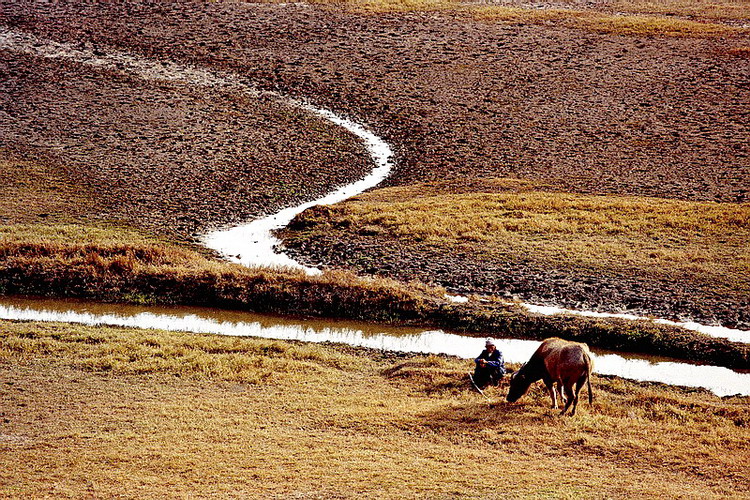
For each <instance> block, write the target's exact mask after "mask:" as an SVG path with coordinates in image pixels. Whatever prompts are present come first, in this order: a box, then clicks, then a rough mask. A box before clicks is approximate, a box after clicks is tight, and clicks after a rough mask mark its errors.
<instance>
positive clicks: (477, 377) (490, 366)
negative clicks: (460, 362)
mask: <svg viewBox="0 0 750 500" xmlns="http://www.w3.org/2000/svg"><path fill="white" fill-rule="evenodd" d="M484 346H485V349H484V350H483V351H482V354H480V355H479V356H478V357H477V358H476V359H475V360H474V363H476V368H475V369H474V383H475V384H476V386H477V387H478V388H479V389H484V388H485V387H487V386H488V385H490V384H492V385H499V384H500V379H502V378H503V375H505V362H504V361H503V354H502V353H501V352H500V351H498V350H497V348H496V347H495V341H493V340H492V339H487V342H485V344H484Z"/></svg>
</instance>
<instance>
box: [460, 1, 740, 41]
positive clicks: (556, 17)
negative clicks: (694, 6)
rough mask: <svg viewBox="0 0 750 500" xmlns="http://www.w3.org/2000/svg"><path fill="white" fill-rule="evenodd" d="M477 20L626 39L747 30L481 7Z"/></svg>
mask: <svg viewBox="0 0 750 500" xmlns="http://www.w3.org/2000/svg"><path fill="white" fill-rule="evenodd" d="M471 13H472V15H473V16H474V18H475V19H478V20H481V21H493V22H502V23H507V24H535V25H542V26H544V25H550V26H564V27H567V28H574V29H582V30H586V31H593V32H596V33H606V34H612V35H626V36H666V37H714V36H727V35H738V34H743V33H747V32H748V30H747V29H745V28H738V27H735V26H729V25H726V24H720V23H715V22H710V21H704V22H698V21H692V20H689V19H680V18H673V17H666V16H653V15H642V14H611V13H602V12H596V11H588V10H572V9H524V8H516V7H503V6H495V5H488V6H481V7H477V8H474V9H472V10H471Z"/></svg>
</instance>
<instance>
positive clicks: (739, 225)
mask: <svg viewBox="0 0 750 500" xmlns="http://www.w3.org/2000/svg"><path fill="white" fill-rule="evenodd" d="M304 217H310V218H312V219H313V220H317V221H318V222H320V223H321V226H320V227H319V228H317V229H316V231H327V230H328V228H330V227H338V228H345V227H352V228H361V229H360V230H359V232H360V233H362V234H371V235H380V236H381V237H386V238H395V239H398V240H400V241H402V242H403V243H405V244H413V242H419V243H421V244H424V245H430V246H432V247H436V248H440V249H443V250H444V251H454V250H455V249H457V248H460V249H461V250H463V251H467V252H470V253H471V254H473V255H479V256H483V258H485V259H490V260H499V261H514V260H524V261H530V262H534V263H537V264H541V265H544V266H549V265H552V264H554V266H556V267H569V268H576V269H581V268H585V269H592V270H599V271H615V272H625V273H628V274H637V275H643V276H652V275H655V274H660V275H664V276H673V277H683V278H684V277H687V276H689V277H693V278H695V279H698V280H701V281H706V282H713V283H716V284H717V285H722V286H724V287H726V288H728V289H733V290H735V291H738V292H742V293H750V247H748V245H747V242H748V241H750V204H732V203H723V204H718V203H700V202H688V201H680V200H668V199H661V198H645V197H626V196H590V195H579V194H570V193H560V192H554V191H550V190H547V189H545V188H544V186H538V187H534V185H533V184H530V183H523V182H519V181H515V180H504V179H500V180H495V181H491V182H487V183H486V184H485V185H484V186H479V187H476V191H475V192H465V191H461V190H460V188H458V187H457V186H455V185H454V184H452V183H445V184H434V185H431V186H407V187H399V188H389V189H384V190H377V191H373V192H370V193H367V194H364V195H361V196H359V197H357V198H355V199H353V200H350V201H348V202H345V203H343V204H340V205H336V206H334V207H326V208H321V209H319V210H318V213H317V215H316V214H315V212H313V213H310V214H307V215H305V216H304Z"/></svg>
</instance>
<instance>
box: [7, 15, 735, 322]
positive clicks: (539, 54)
mask: <svg viewBox="0 0 750 500" xmlns="http://www.w3.org/2000/svg"><path fill="white" fill-rule="evenodd" d="M0 5H1V6H2V9H1V10H0V24H2V25H6V26H10V27H13V28H14V29H18V30H23V31H27V32H32V33H35V34H36V35H37V36H39V37H41V38H45V39H46V38H49V39H54V40H58V41H65V42H70V43H75V44H79V45H80V46H82V47H87V48H90V49H94V50H96V51H101V52H103V53H106V52H107V51H111V50H112V49H119V50H127V51H130V52H133V53H137V54H141V55H144V56H148V57H151V58H157V59H169V60H174V61H179V62H182V63H187V64H195V65H199V66H201V67H208V68H213V69H219V70H223V71H229V72H232V73H236V74H239V75H241V76H242V77H244V78H247V79H248V80H249V81H252V82H254V83H255V84H257V85H259V86H260V87H263V88H266V89H272V90H280V91H281V92H283V93H285V94H288V95H292V96H304V97H307V98H309V99H311V100H312V101H313V102H315V103H317V104H320V105H323V106H328V107H330V108H332V109H335V110H337V111H339V112H343V113H348V114H350V115H352V116H355V117H357V118H358V119H360V120H362V121H363V122H365V123H366V124H367V125H368V126H370V127H371V128H372V129H373V130H374V131H376V132H377V133H378V134H379V135H381V136H383V137H384V138H386V139H387V140H388V141H389V142H390V143H391V144H392V145H393V147H394V150H395V151H396V155H397V168H396V170H395V172H394V173H393V175H392V176H391V177H390V178H389V179H388V180H387V181H386V184H387V185H400V184H410V183H414V182H418V181H430V180H437V179H473V178H490V177H519V178H528V179H535V180H539V179H541V180H544V181H546V182H551V183H554V184H555V185H556V186H557V187H558V188H559V189H561V190H566V191H572V192H581V193H603V194H608V193H618V194H636V195H649V196H659V197H668V198H679V199H689V200H707V201H717V202H748V201H750V142H749V141H748V140H747V138H748V137H750V105H749V104H750V65H748V64H747V60H746V58H744V57H739V56H737V55H732V54H735V53H736V54H741V53H742V51H741V50H740V49H738V50H739V52H737V51H734V52H733V51H732V49H733V48H737V47H739V48H741V47H744V46H747V44H748V39H747V36H746V35H745V36H744V37H743V36H740V37H734V38H731V37H730V38H727V37H725V38H706V39H694V38H661V37H626V36H617V35H605V34H598V33H588V32H583V31H578V30H570V29H564V28H560V27H555V26H545V27H537V26H509V25H503V24H493V23H488V22H479V21H475V20H471V19H469V18H468V17H466V16H463V15H461V14H459V13H451V12H415V13H398V14H382V13H381V14H361V13H359V14H358V13H353V12H348V11H346V9H330V8H325V7H311V6H308V5H304V4H284V5H265V4H249V3H235V2H231V3H229V2H227V3H223V2H211V3H186V2H179V3H168V2H159V3H156V4H151V3H148V4H146V3H141V2H127V3H121V4H120V3H106V4H103V3H97V4H81V3H79V2H55V3H54V4H47V3H42V2H16V1H14V2H7V1H5V2H2V3H0ZM0 64H2V67H3V69H2V72H3V78H2V79H0V82H3V83H1V84H0V85H2V87H3V88H2V91H1V92H0V95H1V96H2V97H3V99H4V102H3V104H2V106H0V112H1V113H2V114H3V115H4V118H3V119H2V120H0V127H2V128H1V129H0V130H1V131H2V134H1V135H0V146H1V147H6V148H8V147H12V148H15V149H20V150H22V151H27V152H29V153H30V154H34V155H40V154H41V155H44V156H45V157H48V158H50V159H51V160H52V161H55V162H57V163H59V164H61V165H64V166H65V168H67V169H68V171H69V172H70V175H71V176H72V177H73V178H74V179H75V180H76V181H77V182H80V183H83V184H86V185H90V186H92V187H93V189H94V190H95V191H96V192H97V193H98V196H99V197H100V198H101V199H102V200H104V203H103V204H104V205H105V206H108V207H109V208H108V211H109V213H111V214H112V216H113V217H125V218H126V219H128V220H130V221H133V222H136V223H138V224H140V225H144V226H147V227H157V228H162V229H166V228H168V229H170V230H176V231H178V232H182V233H185V234H188V233H194V232H196V231H201V230H204V229H205V228H206V227H208V226H212V225H217V224H224V223H228V222H235V221H238V220H242V219H246V218H249V217H253V216H255V215H258V214H260V213H266V212H268V211H271V210H272V209H274V208H277V207H279V206H282V205H284V204H287V203H289V202H290V201H293V200H298V199H302V198H309V197H310V196H312V195H314V194H319V193H322V192H324V191H326V189H327V188H328V187H330V186H332V185H336V184H339V183H341V182H344V181H346V180H348V179H351V178H355V177H356V175H357V174H359V173H361V172H362V171H363V170H365V169H366V168H367V165H366V160H364V159H363V155H362V148H361V146H360V145H359V144H357V142H356V141H355V140H354V139H353V138H352V137H351V136H349V135H348V134H345V133H343V132H342V131H340V130H338V129H337V128H336V127H334V126H331V125H325V124H322V123H320V122H319V121H318V120H313V119H312V118H310V117H309V116H307V115H303V114H300V113H298V112H295V111H294V110H290V109H288V108H284V109H283V111H282V109H279V106H278V104H276V103H273V102H262V101H253V102H252V103H250V102H246V100H245V99H242V98H238V97H237V96H235V95H225V94H219V93H216V92H209V91H207V90H205V89H185V88H175V87H174V86H172V85H163V84H159V85H153V84H144V83H143V82H141V81H137V80H133V79H132V78H129V77H125V76H123V75H118V74H112V73H95V72H92V71H86V72H81V71H80V68H78V67H76V66H74V65H70V64H59V63H58V62H55V63H52V62H45V61H40V60H35V59H32V58H30V57H28V56H19V55H18V54H16V53H10V52H7V51H5V52H3V57H2V62H0ZM63 83H64V85H62V84H63ZM310 121H316V122H318V127H317V128H318V130H316V133H315V134H310V133H309V132H307V126H308V125H309V123H310ZM321 130H322V131H321ZM332 142H335V144H336V145H337V146H336V149H338V150H332V148H331V143H332ZM341 151H343V155H342V154H341ZM313 173H314V174H318V175H317V176H315V177H312V178H311V177H310V176H311V175H312V174H313ZM279 176H284V177H285V178H288V179H289V180H288V184H287V186H282V185H280V183H279V182H278V178H279ZM321 252H323V253H324V252H325V250H321ZM314 257H320V253H319V254H318V255H317V256H314ZM426 257H432V256H430V255H429V254H426V253H416V254H410V255H406V256H405V258H404V259H399V260H398V262H396V263H394V264H393V265H391V269H389V268H384V267H380V268H376V269H375V271H377V272H383V273H391V272H394V270H397V271H398V275H399V276H400V277H403V278H404V279H409V278H413V277H421V278H424V277H425V274H424V272H422V269H421V267H423V263H424V262H425V261H426ZM458 257H460V256H458ZM333 263H334V264H336V263H337V262H333ZM471 265H472V264H470V263H469V264H466V265H459V266H453V265H452V263H451V262H449V263H448V264H447V265H446V266H445V267H446V269H447V274H446V276H447V277H446V278H445V279H443V278H442V277H440V278H438V279H435V280H432V281H438V282H444V283H445V284H448V285H452V286H453V287H454V288H458V289H460V290H466V291H469V290H472V289H480V290H481V289H482V288H483V283H482V282H481V280H479V279H478V278H477V276H478V274H479V271H481V269H478V270H472V269H469V267H471ZM467 266H468V267H467ZM500 270H501V269H498V270H497V271H498V272H499V271H500ZM433 271H434V270H432V269H427V275H429V274H431V273H433ZM475 271H476V272H475ZM435 272H437V271H435ZM505 272H512V274H513V275H514V276H516V277H518V279H520V280H521V281H523V282H524V283H526V284H527V286H524V287H522V288H521V289H516V288H514V287H500V289H497V290H494V289H493V290H491V291H492V292H495V293H516V292H519V293H523V294H524V295H525V296H527V297H529V298H536V297H539V298H541V299H547V298H549V297H548V293H547V290H551V292H550V293H551V294H552V295H553V296H560V295H564V294H567V293H568V292H569V291H572V292H573V293H572V294H571V297H572V298H571V299H570V301H571V302H573V303H572V304H570V305H576V304H578V303H594V304H596V302H597V301H598V300H599V299H598V297H599V296H600V295H604V296H606V295H607V292H606V290H608V289H609V288H610V287H615V288H623V287H624V289H625V290H626V292H627V293H626V294H625V296H622V294H619V295H618V294H615V295H614V297H615V298H614V299H613V302H614V303H615V305H616V304H617V303H618V302H619V303H620V305H623V304H622V302H624V305H627V304H628V301H630V299H629V298H628V296H631V297H632V296H636V295H638V294H639V293H642V292H643V287H642V283H639V282H634V283H631V282H628V281H627V280H625V279H623V280H620V279H619V278H616V279H615V281H614V282H611V280H610V279H609V278H607V279H606V280H600V279H599V278H598V277H597V276H593V277H583V278H584V279H583V280H580V279H579V278H580V277H575V276H573V277H571V276H563V277H562V278H561V279H555V278H554V277H551V276H550V275H549V274H545V273H539V272H538V270H536V269H529V268H526V267H524V266H521V267H519V268H518V269H517V270H511V271H508V270H507V269H506V270H505ZM438 274H440V273H438ZM576 281H582V282H581V283H579V284H580V286H576V287H574V288H573V289H572V290H571V287H570V286H569V285H570V284H571V283H572V282H576ZM589 281H591V282H589ZM603 291H604V292H603ZM652 293H653V294H656V295H659V294H661V295H667V296H668V295H669V294H671V291H670V290H649V291H648V292H647V294H652ZM607 302H608V304H607V306H608V307H610V306H611V303H610V301H609V300H607Z"/></svg>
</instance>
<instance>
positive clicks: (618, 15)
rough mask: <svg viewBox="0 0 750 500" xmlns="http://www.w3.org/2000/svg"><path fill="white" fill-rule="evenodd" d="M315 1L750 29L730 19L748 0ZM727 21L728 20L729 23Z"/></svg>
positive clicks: (508, 17) (620, 25)
mask: <svg viewBox="0 0 750 500" xmlns="http://www.w3.org/2000/svg"><path fill="white" fill-rule="evenodd" d="M309 3H312V4H316V5H330V6H336V7H341V6H343V7H346V8H349V9H352V10H354V11H358V12H374V13H387V12H413V11H417V12H429V11H452V12H458V13H463V14H468V15H470V16H471V17H473V18H474V19H477V20H480V21H485V22H500V23H505V24H514V25H516V24H517V25H541V26H563V27H566V28H572V29H580V30H585V31H592V32H596V33H606V34H613V35H625V36H665V37H698V38H701V37H717V36H733V35H740V34H747V33H749V32H750V30H748V29H747V28H746V27H738V26H735V25H732V24H731V23H736V22H740V21H746V20H748V19H750V4H749V3H748V2H746V1H744V0H735V1H723V2H712V1H703V0H668V1H665V2H651V1H647V0H619V1H613V2H604V3H600V4H598V5H597V6H596V7H595V8H580V3H576V2H565V1H563V2H560V3H561V4H563V5H565V4H567V3H569V4H570V8H558V7H554V8H552V7H544V8H536V7H528V6H527V5H526V4H522V3H521V2H505V3H503V4H500V5H497V4H495V5H492V4H489V5H488V4H480V3H475V2H459V1H455V0H312V1H311V2H309ZM728 23H729V24H728Z"/></svg>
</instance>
